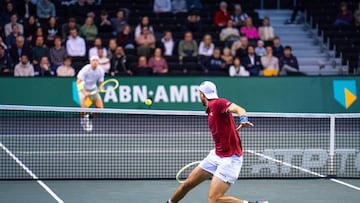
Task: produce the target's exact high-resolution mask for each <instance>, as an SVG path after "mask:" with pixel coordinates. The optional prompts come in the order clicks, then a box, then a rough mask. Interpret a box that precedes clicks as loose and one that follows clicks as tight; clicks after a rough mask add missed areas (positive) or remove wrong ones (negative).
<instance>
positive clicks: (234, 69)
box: [229, 57, 250, 77]
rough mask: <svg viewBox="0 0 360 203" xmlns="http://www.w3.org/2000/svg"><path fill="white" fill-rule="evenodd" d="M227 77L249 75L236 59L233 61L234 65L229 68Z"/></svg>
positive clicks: (238, 59)
mask: <svg viewBox="0 0 360 203" xmlns="http://www.w3.org/2000/svg"><path fill="white" fill-rule="evenodd" d="M229 76H231V77H235V76H250V73H249V72H248V71H247V70H246V69H245V67H244V66H242V65H241V61H240V58H238V57H236V58H235V59H234V64H233V65H231V66H230V68H229Z"/></svg>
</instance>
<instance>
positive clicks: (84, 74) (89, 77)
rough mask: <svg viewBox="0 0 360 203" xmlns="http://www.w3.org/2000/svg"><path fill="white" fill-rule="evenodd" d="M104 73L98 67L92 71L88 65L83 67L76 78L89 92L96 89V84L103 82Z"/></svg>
mask: <svg viewBox="0 0 360 203" xmlns="http://www.w3.org/2000/svg"><path fill="white" fill-rule="evenodd" d="M104 75H105V72H104V70H103V69H102V68H100V67H99V66H98V67H97V68H96V69H95V70H93V69H92V68H91V65H90V64H87V65H85V66H84V67H83V68H82V69H81V70H80V71H79V73H78V75H77V78H79V79H80V80H82V81H83V82H84V88H85V89H86V90H91V89H94V88H96V87H97V82H102V81H104Z"/></svg>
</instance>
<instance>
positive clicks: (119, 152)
mask: <svg viewBox="0 0 360 203" xmlns="http://www.w3.org/2000/svg"><path fill="white" fill-rule="evenodd" d="M14 152H15V153H16V154H109V153H116V154H121V153H208V152H210V149H209V150H152V149H151V150H82V151H14Z"/></svg>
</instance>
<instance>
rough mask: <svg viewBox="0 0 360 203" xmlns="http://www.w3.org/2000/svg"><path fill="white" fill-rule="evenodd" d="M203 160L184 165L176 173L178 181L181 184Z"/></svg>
mask: <svg viewBox="0 0 360 203" xmlns="http://www.w3.org/2000/svg"><path fill="white" fill-rule="evenodd" d="M200 162H201V161H194V162H192V163H189V164H187V165H186V166H184V167H182V168H181V169H180V170H179V171H178V172H177V174H176V181H177V182H178V183H179V184H181V183H183V182H184V181H185V180H186V178H187V177H188V176H189V174H190V173H191V171H192V170H194V168H196V167H197V166H198V165H199V164H200Z"/></svg>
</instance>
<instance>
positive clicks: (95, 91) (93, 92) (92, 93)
mask: <svg viewBox="0 0 360 203" xmlns="http://www.w3.org/2000/svg"><path fill="white" fill-rule="evenodd" d="M96 93H98V91H97V90H94V91H92V92H90V94H91V95H94V94H96Z"/></svg>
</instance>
